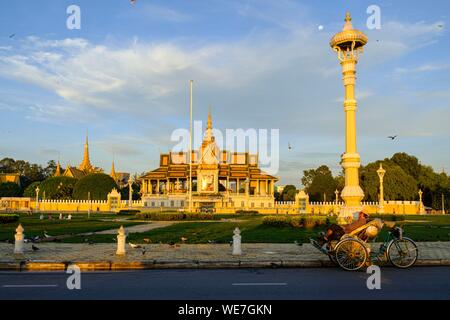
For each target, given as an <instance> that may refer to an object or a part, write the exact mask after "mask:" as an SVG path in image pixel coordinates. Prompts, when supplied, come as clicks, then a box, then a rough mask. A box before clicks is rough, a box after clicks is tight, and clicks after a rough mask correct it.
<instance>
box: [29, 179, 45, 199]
mask: <svg viewBox="0 0 450 320" xmlns="http://www.w3.org/2000/svg"><path fill="white" fill-rule="evenodd" d="M37 187H39V189H41V181H36V182H33V183H32V184H30V185H29V186H28V187H26V188H25V191H24V192H23V196H24V197H28V198H34V197H35V196H36V188H37ZM45 195H46V196H47V193H46V194H45Z"/></svg>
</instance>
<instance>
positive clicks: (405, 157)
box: [391, 152, 422, 180]
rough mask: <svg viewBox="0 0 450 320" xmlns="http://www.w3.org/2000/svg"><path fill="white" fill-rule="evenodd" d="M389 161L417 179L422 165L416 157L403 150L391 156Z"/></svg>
mask: <svg viewBox="0 0 450 320" xmlns="http://www.w3.org/2000/svg"><path fill="white" fill-rule="evenodd" d="M391 161H392V162H394V163H395V164H396V165H398V166H399V167H400V168H402V169H403V171H405V173H406V174H409V175H410V176H411V177H413V178H414V179H415V180H418V179H419V175H420V172H421V169H422V165H421V164H420V162H419V159H417V158H416V157H414V156H410V155H409V154H407V153H404V152H399V153H396V154H394V155H393V156H392V158H391Z"/></svg>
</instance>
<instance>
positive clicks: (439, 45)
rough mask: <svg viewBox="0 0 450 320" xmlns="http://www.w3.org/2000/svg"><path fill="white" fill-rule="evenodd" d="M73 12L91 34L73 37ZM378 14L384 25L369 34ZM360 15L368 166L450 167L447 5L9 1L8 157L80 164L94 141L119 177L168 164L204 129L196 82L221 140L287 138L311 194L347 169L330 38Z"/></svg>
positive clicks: (4, 22) (0, 129) (101, 161)
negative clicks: (313, 183) (399, 155)
mask: <svg viewBox="0 0 450 320" xmlns="http://www.w3.org/2000/svg"><path fill="white" fill-rule="evenodd" d="M71 4H76V5H78V6H80V8H81V30H68V29H67V28H66V19H67V17H68V15H67V14H66V8H67V7H68V6H69V5H71ZM371 4H375V5H378V6H379V7H380V8H381V23H382V25H381V26H382V28H381V29H380V30H368V29H367V27H366V20H367V18H368V16H369V15H368V14H367V13H366V9H367V7H368V6H369V5H371ZM347 10H349V11H350V12H351V13H352V18H353V23H354V26H355V27H356V28H359V29H361V30H362V31H364V32H365V33H366V34H367V35H368V36H369V44H368V45H367V46H366V51H365V53H364V55H363V56H362V57H361V59H360V62H359V64H358V80H357V81H358V82H357V96H358V101H359V108H358V146H359V152H360V154H361V159H362V162H363V163H367V162H370V161H373V160H377V159H382V158H384V157H389V156H391V155H392V154H393V153H395V152H398V151H404V152H408V153H410V154H414V155H416V156H417V157H419V159H421V161H422V162H423V163H425V164H429V165H432V166H433V167H434V168H435V169H436V170H439V171H440V170H442V168H443V167H444V168H445V169H446V170H447V171H450V144H449V138H450V126H449V123H450V90H449V89H450V88H449V87H450V47H449V46H450V41H449V40H450V36H449V32H448V25H449V23H448V20H449V17H448V12H450V3H449V2H448V1H447V0H441V1H433V5H430V3H429V2H426V1H398V0H396V1H334V0H333V1H332V0H329V1H291V0H258V1H256V0H254V1H233V0H231V1H230V0H229V1H219V0H208V1H206V0H204V1H200V0H197V1H193V0H192V1H190V0H182V1H154V0H137V3H136V5H131V4H130V1H129V0H114V1H111V0H108V1H107V0H102V1H100V0H95V1H92V0H90V1H75V0H72V1H54V0H40V1H25V0H15V1H1V3H0V114H1V126H0V137H1V139H0V141H1V142H0V158H3V157H6V156H9V157H13V158H16V159H25V160H29V161H32V162H37V163H42V164H44V163H46V162H47V161H48V160H49V159H57V158H58V154H59V155H60V158H61V162H62V164H63V165H65V164H67V163H69V162H70V163H71V164H72V165H77V164H78V163H79V162H80V161H81V157H82V151H83V143H84V136H85V133H86V130H89V135H90V141H91V160H92V162H93V163H94V164H95V165H97V166H100V167H103V168H104V169H105V170H106V171H107V172H109V169H110V166H111V160H112V158H113V155H114V157H115V159H116V169H117V170H120V171H128V172H143V171H147V170H151V169H154V168H155V167H156V166H157V165H158V161H159V156H158V154H159V152H167V151H168V150H170V148H172V147H173V146H174V145H175V142H171V141H170V135H171V133H172V132H173V131H174V130H175V129H177V128H183V127H184V128H187V127H188V125H189V124H188V111H189V109H188V106H189V105H188V81H189V79H194V80H195V89H194V94H195V96H194V118H195V119H196V120H206V115H207V111H208V107H209V106H210V105H211V106H212V113H213V124H214V127H217V128H219V129H223V130H224V129H226V128H230V129H233V128H243V129H248V128H256V129H259V128H262V129H271V128H276V129H280V171H279V173H278V175H279V176H280V178H281V183H283V184H285V183H293V184H296V185H299V180H300V178H301V175H302V171H303V170H304V169H309V168H312V167H317V166H318V165H320V164H327V165H329V166H330V167H331V168H332V169H333V170H334V171H335V172H337V171H338V170H339V156H340V154H341V153H342V152H343V149H344V140H343V129H344V128H343V126H344V121H343V120H344V113H343V108H342V95H343V89H342V82H341V75H340V70H339V65H338V62H337V58H336V57H335V55H334V54H333V52H332V50H331V49H330V48H329V46H328V42H329V39H330V38H331V36H332V35H333V34H334V33H336V32H337V31H339V30H340V29H341V28H342V25H343V18H344V15H345V11H347ZM319 26H323V29H322V28H321V29H319ZM12 34H15V36H14V37H12V38H10V35H12ZM391 134H398V135H399V138H398V140H396V141H394V142H392V141H389V140H388V139H387V138H386V136H388V135H391ZM288 143H290V144H291V145H292V150H288V147H287V145H288Z"/></svg>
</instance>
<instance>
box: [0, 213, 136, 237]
mask: <svg viewBox="0 0 450 320" xmlns="http://www.w3.org/2000/svg"><path fill="white" fill-rule="evenodd" d="M52 216H53V220H48V218H47V217H48V215H47V214H46V215H45V220H39V215H38V214H34V215H33V216H27V215H25V214H20V219H19V221H18V222H14V223H7V224H1V225H0V241H6V240H14V234H15V229H16V228H17V226H18V224H19V223H21V224H22V226H23V228H24V229H25V231H24V233H25V235H26V237H28V238H30V237H35V236H43V235H44V231H47V233H48V234H49V235H51V236H59V235H70V234H78V233H87V232H94V231H102V230H108V229H115V228H119V227H120V226H121V225H123V226H124V227H125V226H132V225H137V224H141V223H139V222H131V221H126V222H125V221H121V222H118V221H112V220H113V219H127V217H123V216H116V215H112V214H91V217H90V219H88V218H87V214H83V215H81V214H73V215H72V220H59V219H58V216H59V215H55V214H53V215H52ZM65 216H67V215H65ZM104 219H105V220H109V221H102V220H104Z"/></svg>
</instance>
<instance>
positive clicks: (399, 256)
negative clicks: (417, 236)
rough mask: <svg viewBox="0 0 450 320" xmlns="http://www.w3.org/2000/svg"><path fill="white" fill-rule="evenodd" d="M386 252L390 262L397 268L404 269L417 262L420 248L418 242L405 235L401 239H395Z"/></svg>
mask: <svg viewBox="0 0 450 320" xmlns="http://www.w3.org/2000/svg"><path fill="white" fill-rule="evenodd" d="M386 253H387V257H388V259H389V262H391V263H392V264H393V265H394V266H396V267H397V268H402V269H405V268H409V267H411V266H412V265H413V264H414V263H416V261H417V258H418V256H419V250H418V249H417V245H416V243H415V242H414V241H413V240H411V239H409V238H405V237H403V238H402V239H401V240H400V239H395V240H393V241H392V242H391V243H390V244H389V246H388V248H387V250H386Z"/></svg>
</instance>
